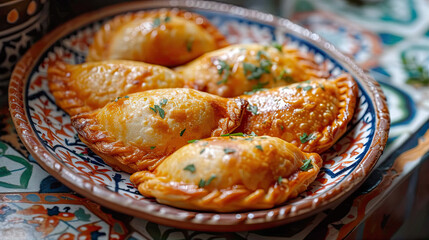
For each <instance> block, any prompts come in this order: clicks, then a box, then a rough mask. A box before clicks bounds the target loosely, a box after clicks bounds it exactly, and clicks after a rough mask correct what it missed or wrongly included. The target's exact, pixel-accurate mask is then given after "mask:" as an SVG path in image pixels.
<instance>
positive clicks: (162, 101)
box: [149, 98, 168, 119]
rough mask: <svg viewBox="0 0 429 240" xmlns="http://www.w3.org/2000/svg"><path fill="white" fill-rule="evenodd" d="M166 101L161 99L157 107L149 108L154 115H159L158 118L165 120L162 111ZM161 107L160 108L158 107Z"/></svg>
mask: <svg viewBox="0 0 429 240" xmlns="http://www.w3.org/2000/svg"><path fill="white" fill-rule="evenodd" d="M167 101H168V100H167V99H165V98H163V99H162V100H161V101H159V105H157V104H155V105H154V106H153V107H149V108H150V110H152V111H153V112H154V113H155V114H157V113H159V116H160V117H161V118H162V119H164V118H165V111H164V109H162V107H163V106H165V104H167ZM160 105H161V106H160Z"/></svg>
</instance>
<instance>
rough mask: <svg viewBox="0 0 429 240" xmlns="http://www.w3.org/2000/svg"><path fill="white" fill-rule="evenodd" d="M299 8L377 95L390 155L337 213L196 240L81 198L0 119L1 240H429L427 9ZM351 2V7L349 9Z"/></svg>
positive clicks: (386, 5) (304, 4) (344, 4)
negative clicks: (385, 113)
mask: <svg viewBox="0 0 429 240" xmlns="http://www.w3.org/2000/svg"><path fill="white" fill-rule="evenodd" d="M349 2H353V1H343V0H323V1H310V0H301V1H295V3H294V4H295V14H294V15H293V16H292V19H293V20H294V21H295V22H297V23H299V24H301V25H303V26H305V27H307V28H309V29H311V30H312V31H314V32H316V33H319V34H320V35H321V36H322V37H324V38H326V39H327V40H329V41H331V42H332V43H334V44H335V45H336V46H337V47H338V48H339V49H340V50H342V51H343V52H345V53H347V54H349V55H351V56H353V57H354V58H355V59H356V61H357V62H358V63H359V64H360V65H361V66H362V67H363V68H365V69H366V70H368V72H369V73H370V74H371V75H372V76H373V77H374V78H375V79H376V80H377V81H378V82H379V83H380V84H381V85H382V88H383V90H384V92H385V94H386V97H387V100H388V104H389V109H390V113H391V126H392V127H391V131H390V137H389V141H388V145H387V147H386V150H385V152H384V154H383V155H382V157H381V159H380V160H379V163H378V167H377V168H376V169H375V170H374V171H373V172H372V173H371V175H370V176H369V178H368V179H367V180H366V181H365V183H364V184H363V185H362V186H361V187H360V188H359V189H358V190H357V191H356V192H354V193H353V194H352V195H351V196H350V197H349V198H348V199H346V200H345V201H344V202H342V203H340V204H339V205H338V206H336V207H334V208H332V209H328V210H325V211H323V212H321V213H319V214H317V215H315V216H312V217H310V218H308V219H304V220H301V221H299V222H295V223H292V224H288V225H285V226H281V227H278V228H274V229H266V230H261V231H253V232H239V233H205V232H193V231H187V230H182V229H175V228H171V227H165V226H160V225H157V224H155V223H151V222H148V221H146V220H143V219H135V218H133V217H130V216H126V215H123V214H120V213H116V212H113V211H111V210H109V209H107V208H104V207H101V206H100V205H98V204H96V203H94V202H91V201H89V200H88V199H85V198H83V197H82V196H79V195H78V194H76V193H75V192H72V191H71V190H70V189H68V188H67V187H65V186H64V185H63V184H61V183H60V182H58V181H57V180H56V179H54V178H53V177H52V176H50V175H49V174H48V173H46V172H45V171H44V170H43V169H42V168H41V167H40V166H39V165H38V164H37V163H36V162H35V160H34V159H33V158H32V157H31V156H30V155H29V154H28V152H27V151H26V149H25V148H24V146H23V145H22V143H21V142H20V140H19V138H18V136H17V134H16V132H15V130H14V126H13V124H12V121H11V118H10V115H9V112H8V109H7V105H6V103H2V107H1V109H0V238H1V239H107V238H111V239H146V238H147V239H289V238H290V239H300V238H308V239H314V238H317V239H320V238H329V239H332V238H377V239H378V238H391V237H393V238H404V237H406V238H422V237H426V238H428V237H429V229H428V228H427V226H429V175H428V174H427V172H429V162H428V161H426V160H428V159H429V14H427V13H428V12H429V1H425V0H408V1H403V0H385V1H381V2H379V3H374V4H367V5H361V6H358V5H353V4H350V3H349ZM354 2H357V1H354Z"/></svg>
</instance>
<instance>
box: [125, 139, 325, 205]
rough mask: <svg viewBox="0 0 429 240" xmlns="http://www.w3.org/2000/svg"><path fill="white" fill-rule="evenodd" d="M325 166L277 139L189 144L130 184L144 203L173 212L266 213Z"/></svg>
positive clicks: (315, 156) (300, 189)
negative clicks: (177, 209) (150, 200)
mask: <svg viewBox="0 0 429 240" xmlns="http://www.w3.org/2000/svg"><path fill="white" fill-rule="evenodd" d="M321 166H322V159H321V157H320V156H319V155H318V154H316V153H304V152H301V151H300V150H299V149H298V148H297V147H295V146H294V145H293V144H290V143H287V142H285V141H283V140H281V139H279V138H275V137H268V136H262V137H251V136H247V137H236V136H234V137H211V138H208V139H202V140H200V141H198V142H195V143H191V144H188V145H186V146H184V147H182V148H180V149H179V150H177V151H176V152H175V153H174V154H172V155H170V156H169V157H168V158H167V159H165V161H163V162H162V163H161V164H160V165H159V166H158V167H157V168H156V169H155V171H153V172H150V171H140V172H137V173H134V174H133V175H132V176H131V181H132V182H133V183H134V184H135V185H136V186H137V187H138V189H139V191H140V193H142V194H143V195H144V196H146V197H155V198H156V200H157V201H158V202H160V203H163V204H168V205H172V206H175V207H180V208H185V209H192V210H207V211H216V212H233V211H241V210H249V209H266V208H271V207H273V206H275V205H278V204H281V203H283V202H285V201H287V200H288V199H291V198H295V197H296V196H297V195H298V194H299V193H301V192H303V191H305V190H306V189H307V187H308V185H309V184H310V183H312V182H313V181H314V180H315V178H316V177H317V174H318V172H319V170H320V167H321Z"/></svg>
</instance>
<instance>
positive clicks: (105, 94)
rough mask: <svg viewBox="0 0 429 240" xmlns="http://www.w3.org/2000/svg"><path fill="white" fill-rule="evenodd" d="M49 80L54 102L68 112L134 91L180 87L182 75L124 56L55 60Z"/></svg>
mask: <svg viewBox="0 0 429 240" xmlns="http://www.w3.org/2000/svg"><path fill="white" fill-rule="evenodd" d="M48 83H49V88H50V90H51V93H52V95H53V96H54V97H55V101H56V104H57V105H58V106H59V107H61V108H62V109H63V110H64V111H66V112H67V113H68V114H69V115H76V114H78V113H83V112H89V111H92V110H95V109H98V108H101V107H104V106H105V105H106V104H107V103H109V102H111V101H114V100H115V99H116V98H118V97H123V96H125V95H127V94H130V93H134V92H140V91H145V90H150V89H158V88H177V87H183V79H182V78H181V77H180V76H179V75H178V74H176V73H175V72H173V71H171V70H170V69H168V68H166V67H162V66H157V65H151V64H147V63H142V62H134V61H125V60H106V61H100V62H90V63H83V64H77V65H71V64H66V63H64V62H57V63H55V65H53V66H49V68H48Z"/></svg>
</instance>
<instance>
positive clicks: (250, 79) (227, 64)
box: [175, 44, 329, 97]
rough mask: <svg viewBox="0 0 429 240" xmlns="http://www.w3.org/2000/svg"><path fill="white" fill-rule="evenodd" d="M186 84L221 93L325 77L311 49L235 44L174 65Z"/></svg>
mask: <svg viewBox="0 0 429 240" xmlns="http://www.w3.org/2000/svg"><path fill="white" fill-rule="evenodd" d="M175 70H176V71H177V72H178V73H180V74H182V75H183V77H184V79H185V86H186V87H188V88H193V89H197V90H200V91H204V92H208V93H212V94H216V95H219V96H222V97H236V96H239V95H241V94H244V93H245V92H249V91H256V90H260V89H262V88H273V87H279V86H285V85H289V84H293V83H295V82H302V81H306V80H311V79H314V78H323V77H328V75H329V74H328V72H327V71H325V69H324V65H320V66H319V64H318V63H317V62H316V61H315V59H314V56H313V55H312V54H310V53H303V52H300V51H299V50H298V49H296V48H292V47H288V46H279V45H278V46H276V47H274V46H272V45H262V44H236V45H231V46H228V47H225V48H222V49H219V50H216V51H212V52H209V53H206V54H204V55H202V56H201V57H199V58H197V59H195V60H194V61H192V62H190V63H188V64H186V65H184V66H180V67H178V68H176V69H175Z"/></svg>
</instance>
